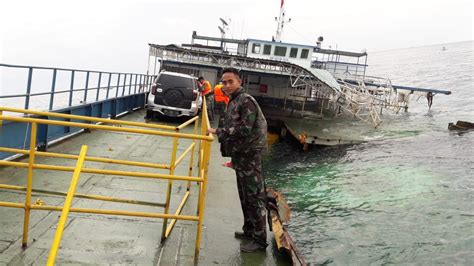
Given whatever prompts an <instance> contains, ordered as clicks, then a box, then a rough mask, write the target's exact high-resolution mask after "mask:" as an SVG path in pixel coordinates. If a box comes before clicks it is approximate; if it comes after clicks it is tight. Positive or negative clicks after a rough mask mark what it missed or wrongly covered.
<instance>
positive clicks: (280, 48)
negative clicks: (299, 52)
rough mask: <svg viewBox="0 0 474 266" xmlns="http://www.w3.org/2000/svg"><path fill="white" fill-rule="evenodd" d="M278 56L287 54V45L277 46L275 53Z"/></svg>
mask: <svg viewBox="0 0 474 266" xmlns="http://www.w3.org/2000/svg"><path fill="white" fill-rule="evenodd" d="M273 54H274V55H276V56H286V47H285V46H275V52H274V53H273Z"/></svg>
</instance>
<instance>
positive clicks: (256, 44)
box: [252, 43, 260, 54]
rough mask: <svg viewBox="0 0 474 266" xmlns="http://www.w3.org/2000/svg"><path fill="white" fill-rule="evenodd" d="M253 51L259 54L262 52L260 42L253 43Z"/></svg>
mask: <svg viewBox="0 0 474 266" xmlns="http://www.w3.org/2000/svg"><path fill="white" fill-rule="evenodd" d="M252 53H254V54H259V53H260V44H259V43H254V44H252Z"/></svg>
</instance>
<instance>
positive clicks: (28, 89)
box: [25, 67, 33, 109]
mask: <svg viewBox="0 0 474 266" xmlns="http://www.w3.org/2000/svg"><path fill="white" fill-rule="evenodd" d="M32 78H33V68H32V67H30V68H29V71H28V83H27V85H26V98H25V109H28V107H29V106H30V93H31V79H32Z"/></svg>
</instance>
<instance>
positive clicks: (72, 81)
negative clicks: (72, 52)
mask: <svg viewBox="0 0 474 266" xmlns="http://www.w3.org/2000/svg"><path fill="white" fill-rule="evenodd" d="M74 74H75V71H74V70H72V71H71V87H70V88H69V107H71V105H72V95H73V91H74Z"/></svg>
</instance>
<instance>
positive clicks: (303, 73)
mask: <svg viewBox="0 0 474 266" xmlns="http://www.w3.org/2000/svg"><path fill="white" fill-rule="evenodd" d="M150 56H154V57H157V58H161V60H170V61H176V62H187V63H199V64H202V65H209V66H213V67H221V68H224V67H228V66H233V67H237V68H240V69H242V70H247V71H257V72H265V73H273V74H278V75H288V76H290V77H292V78H293V79H297V80H298V79H300V80H302V81H303V82H304V83H305V84H311V85H314V84H316V83H318V82H321V81H319V80H318V79H317V78H316V77H315V76H314V74H312V73H311V71H310V70H308V69H306V68H304V67H301V66H298V65H295V64H293V63H290V62H285V61H275V60H267V59H259V58H252V57H246V56H239V55H233V54H224V53H213V52H207V51H199V50H191V49H184V48H179V47H169V46H161V45H154V44H150ZM310 80H312V81H310ZM292 83H293V82H292ZM315 88H316V87H315ZM317 89H318V90H321V91H322V92H324V93H325V94H337V91H336V90H334V89H333V88H331V87H330V86H329V85H328V86H323V87H317Z"/></svg>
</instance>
